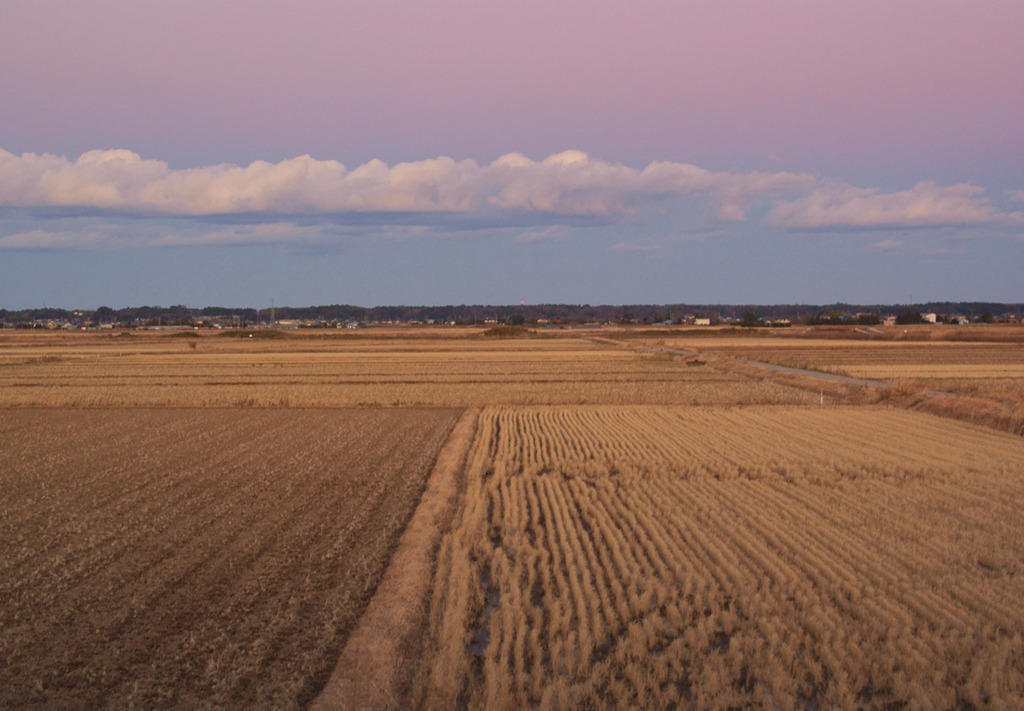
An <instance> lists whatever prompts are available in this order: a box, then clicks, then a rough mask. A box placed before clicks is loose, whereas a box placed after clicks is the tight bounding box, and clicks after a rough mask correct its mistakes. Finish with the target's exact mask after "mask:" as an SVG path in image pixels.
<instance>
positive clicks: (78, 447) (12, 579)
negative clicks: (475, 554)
mask: <svg viewBox="0 0 1024 711" xmlns="http://www.w3.org/2000/svg"><path fill="white" fill-rule="evenodd" d="M455 419H456V413H455V412H452V411H436V410H435V411H431V410H394V409H388V410H376V411H373V410H348V411H346V410H330V411H324V410H303V411H299V412H296V411H281V410H278V411H275V410H263V411H241V410H170V409H163V410H145V409H131V410H114V409H109V410H88V411H61V410H53V409H47V410H34V409H19V410H0V442H3V450H4V453H3V461H4V464H3V467H0V490H2V491H3V492H4V494H3V501H2V503H0V658H2V660H3V663H2V664H0V707H3V708H40V709H43V708H48V709H49V708H62V709H74V708H82V709H85V708H132V707H135V708H228V707H230V708H260V707H262V708H271V707H272V708H303V707H305V706H306V705H308V704H309V703H310V702H311V701H312V699H313V698H314V697H315V696H316V695H317V693H319V691H320V689H321V688H322V686H323V684H324V683H325V682H326V680H327V678H328V676H329V675H330V673H331V670H332V669H333V667H334V665H335V663H336V661H337V655H338V653H339V651H340V649H341V646H342V644H343V643H344V642H345V639H346V637H347V635H348V634H349V632H350V630H351V629H352V628H353V626H354V625H355V623H356V621H357V620H358V618H359V616H360V614H361V613H362V611H363V609H364V607H365V605H366V604H367V603H368V601H369V598H370V595H371V594H372V592H373V590H374V588H375V586H376V585H377V582H378V581H379V580H380V577H381V575H382V574H383V571H384V568H385V566H386V564H387V561H388V559H389V558H390V555H391V553H392V550H393V549H394V547H395V545H396V542H397V540H398V538H399V536H400V534H401V532H402V530H403V528H404V526H405V524H406V522H407V520H408V518H409V516H410V515H411V513H412V511H413V509H414V507H415V506H416V503H417V501H418V500H419V498H420V495H421V492H422V491H423V487H424V485H425V481H426V478H427V475H428V473H429V472H430V468H431V464H432V462H433V460H434V457H435V455H436V453H437V452H438V450H439V449H440V448H441V446H442V444H443V443H444V440H445V437H446V436H447V434H448V432H449V430H450V429H451V427H452V426H453V424H454V422H455Z"/></svg>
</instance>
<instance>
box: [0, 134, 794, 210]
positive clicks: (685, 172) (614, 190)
mask: <svg viewBox="0 0 1024 711" xmlns="http://www.w3.org/2000/svg"><path fill="white" fill-rule="evenodd" d="M812 182H813V178H812V177H810V176H808V175H796V174H791V173H777V174H770V173H713V172H711V171H708V170H705V169H702V168H698V167H697V166H693V165H689V164H685V163H668V162H655V163H652V164H650V165H649V166H647V167H646V168H644V169H643V170H637V169H635V168H631V167H629V166H626V165H623V164H621V163H611V162H607V161H602V160H599V159H595V158H592V157H590V156H588V155H587V154H586V153H583V152H582V151H564V152H562V153H557V154H555V155H552V156H549V157H548V158H546V159H544V160H542V161H533V160H530V159H529V158H527V157H525V156H523V155H521V154H518V153H510V154H508V155H505V156H502V157H501V158H499V159H498V160H496V161H494V162H493V163H491V164H490V165H485V166H481V165H478V164H477V163H476V162H474V161H472V160H463V161H455V160H453V159H451V158H447V157H440V158H436V159H431V160H421V161H413V162H407V163H399V164H397V165H394V166H388V165H387V164H385V163H383V162H381V161H379V160H373V161H370V162H368V163H366V164H364V165H361V166H359V167H358V168H356V169H354V170H351V171H350V170H347V169H346V168H345V166H344V165H342V164H341V163H339V162H337V161H333V160H317V159H314V158H312V157H310V156H308V155H306V156H300V157H298V158H292V159H289V160H284V161H281V162H280V163H268V162H266V161H256V162H254V163H252V164H251V165H249V166H245V167H241V166H236V165H227V164H221V165H213V166H206V167H201V168H191V169H185V170H172V169H171V168H169V167H168V165H167V164H166V163H164V162H162V161H157V160H147V159H143V158H142V157H141V156H139V155H138V154H136V153H133V152H131V151H125V150H110V151H90V152H88V153H85V154H83V155H81V156H80V157H79V158H78V159H77V160H69V159H67V158H63V157H59V156H54V155H50V154H43V155H37V154H33V153H25V154H23V155H21V156H17V155H14V154H12V153H8V152H6V151H2V150H0V205H4V206H8V207H36V208H38V207H78V208H95V209H110V210H122V211H128V212H133V213H142V214H157V215H190V216H202V215H217V214H238V213H260V212H265V213H306V214H315V213H338V212H473V211H486V210H490V211H495V210H498V211H512V212H537V213H551V214H558V215H586V216H605V217H606V216H611V215H616V214H621V213H627V212H631V211H633V210H634V209H635V208H636V207H637V206H639V205H641V204H643V203H644V202H647V201H651V200H656V199H659V198H662V197H668V196H684V195H690V194H693V193H702V192H703V193H709V194H712V195H715V196H717V198H716V199H717V200H718V202H719V203H720V204H721V205H722V209H721V210H720V212H721V214H722V216H723V219H727V220H738V219H742V218H743V211H744V206H745V205H746V203H747V202H748V201H749V200H751V199H753V198H754V197H756V196H759V195H766V194H775V193H777V192H779V191H780V190H781V191H786V190H792V189H794V188H799V187H806V186H808V185H810V184H811V183H812Z"/></svg>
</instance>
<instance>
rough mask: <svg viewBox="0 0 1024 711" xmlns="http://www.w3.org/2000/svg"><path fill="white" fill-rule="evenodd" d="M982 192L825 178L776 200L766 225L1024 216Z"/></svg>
mask: <svg viewBox="0 0 1024 711" xmlns="http://www.w3.org/2000/svg"><path fill="white" fill-rule="evenodd" d="M983 192H984V189H983V188H979V187H976V186H973V185H966V184H959V185H951V186H942V185H938V184H936V183H935V182H934V181H924V182H920V183H918V184H917V185H915V186H914V187H913V188H911V189H910V190H903V191H900V192H894V193H882V192H880V191H879V190H877V189H875V188H856V187H853V186H852V185H849V184H848V183H846V182H844V181H842V180H829V181H826V182H825V183H824V184H822V185H820V186H819V187H817V188H815V189H814V190H812V191H811V193H810V194H808V195H806V196H804V197H801V198H797V199H795V200H789V201H784V202H777V203H775V205H773V207H772V209H771V211H770V212H769V213H768V216H767V217H766V218H765V223H766V224H768V225H769V226H774V227H785V228H797V229H801V228H807V229H829V228H837V229H841V228H896V227H935V226H961V225H976V224H993V223H995V224H1007V225H1013V224H1024V214H1022V213H1020V212H1013V213H1006V212H1001V211H1000V210H999V209H998V208H996V207H995V206H994V205H992V204H991V203H990V201H989V200H988V198H985V197H982V196H981V194H982V193H983Z"/></svg>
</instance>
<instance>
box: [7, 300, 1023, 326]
mask: <svg viewBox="0 0 1024 711" xmlns="http://www.w3.org/2000/svg"><path fill="white" fill-rule="evenodd" d="M922 313H934V314H936V315H937V316H938V318H939V320H940V321H942V320H949V319H952V318H955V317H960V318H964V319H967V320H969V321H1002V320H1021V317H1022V316H1024V304H1020V303H1016V304H1011V303H996V302H981V301H957V302H949V301H944V302H927V303H920V304H900V305H892V304H873V305H864V304H845V303H837V304H825V305H811V304H774V305H765V304H623V305H618V306H612V305H599V306H592V305H590V304H526V305H518V304H513V305H506V306H485V305H466V304H459V305H458V306H454V305H452V306H375V307H372V308H366V307H362V306H351V305H346V304H341V305H339V304H332V305H329V306H302V307H294V306H278V307H276V308H273V309H271V308H260V309H256V308H245V307H240V308H227V307H222V306H206V307H203V308H189V307H187V306H184V305H178V306H169V307H162V306H135V307H128V308H122V309H113V308H110V307H107V306H101V307H100V308H98V309H93V310H88V309H72V310H68V309H56V308H41V309H24V310H18V311H12V310H7V309H0V324H2V326H3V327H5V328H19V327H20V328H26V327H50V328H53V327H54V326H55V325H62V326H66V327H71V326H90V325H108V326H109V325H116V326H122V327H143V326H149V327H153V326H213V325H217V326H240V327H241V326H251V325H257V324H268V323H271V322H272V321H273V322H274V323H279V322H282V321H284V322H290V323H293V324H296V325H307V326H316V325H340V324H345V323H367V324H369V323H388V322H392V323H394V322H400V323H412V322H419V323H457V324H474V323H494V322H497V323H538V322H540V323H551V324H583V323H639V324H653V323H666V322H669V323H686V322H688V321H689V322H692V321H693V319H695V318H702V319H703V318H707V319H709V320H710V321H711V322H712V323H716V322H720V323H743V324H744V325H755V324H759V323H772V322H783V321H789V322H791V323H794V324H796V323H800V324H810V323H830V324H841V323H851V324H858V323H859V324H871V323H877V322H878V321H879V320H881V319H884V318H885V317H886V316H901V315H902V316H903V317H904V320H905V319H906V317H907V316H908V315H911V316H913V315H916V314H922ZM873 317H878V318H877V319H874V318H873ZM907 322H911V321H907Z"/></svg>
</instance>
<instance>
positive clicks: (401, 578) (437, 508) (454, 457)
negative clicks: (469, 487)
mask: <svg viewBox="0 0 1024 711" xmlns="http://www.w3.org/2000/svg"><path fill="white" fill-rule="evenodd" d="M479 416H480V408H478V407H477V408H469V409H467V410H466V411H465V412H463V414H462V416H461V417H460V418H459V420H458V422H456V424H455V427H454V428H453V429H452V432H451V434H450V435H449V437H448V441H447V442H445V444H444V446H443V447H442V448H441V451H440V453H439V454H438V455H437V461H436V462H435V463H434V469H433V471H432V472H431V474H430V478H429V480H428V482H427V487H426V490H425V491H424V492H423V498H422V499H421V500H420V503H419V505H418V506H417V507H416V510H415V512H414V513H413V516H412V518H411V519H410V520H409V525H408V526H407V527H406V529H405V532H404V533H403V534H402V537H401V539H399V542H398V549H397V550H396V551H395V554H394V556H392V558H391V562H390V563H389V565H388V567H387V570H386V571H385V573H384V577H383V578H382V579H381V583H380V585H379V586H378V588H377V591H376V593H374V596H373V598H372V599H371V600H370V604H369V606H368V607H367V609H366V612H365V613H364V614H363V617H362V618H361V619H360V620H359V622H358V624H357V625H356V629H355V631H354V632H353V633H352V636H351V637H349V640H348V642H347V643H346V645H345V648H344V649H343V650H342V653H341V656H340V657H339V659H338V665H337V667H336V668H335V670H334V672H333V673H332V674H331V678H330V680H329V681H328V682H327V686H326V687H324V689H323V691H322V692H320V695H319V696H318V697H317V698H316V700H315V701H314V702H313V704H312V705H311V706H310V709H311V710H312V711H334V710H335V709H367V708H372V709H398V708H402V699H403V696H404V695H405V692H406V689H405V686H406V684H407V683H408V681H409V679H410V678H411V675H410V674H409V673H408V672H409V671H410V670H411V669H412V667H413V665H414V664H415V661H416V659H417V658H418V656H419V653H420V640H421V637H422V635H423V633H424V631H425V620H426V619H427V614H426V612H427V605H428V596H429V591H430V584H431V581H432V580H433V566H434V558H435V557H436V555H437V549H438V546H439V545H440V542H441V537H442V536H443V534H444V533H445V532H446V531H447V530H448V528H449V526H450V525H451V522H452V519H453V516H454V514H455V510H456V508H457V502H458V498H459V493H460V492H461V490H462V487H461V486H460V479H461V475H462V473H463V470H464V465H465V461H466V456H467V455H468V453H469V447H470V444H471V443H472V441H473V438H474V436H475V435H476V428H477V421H478V419H479Z"/></svg>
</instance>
